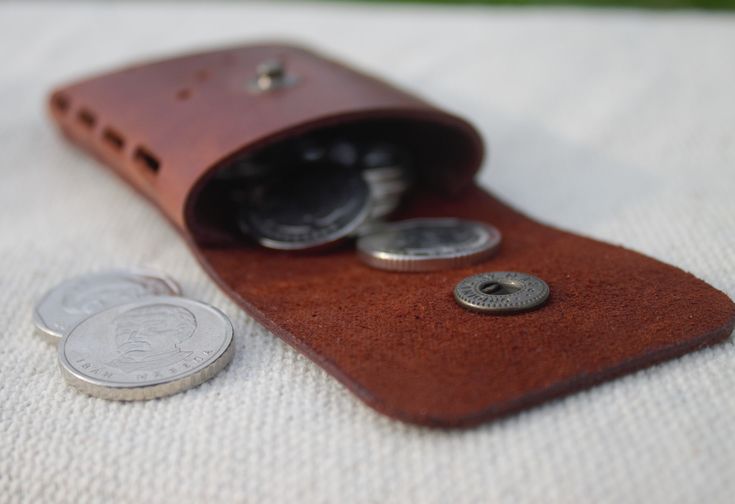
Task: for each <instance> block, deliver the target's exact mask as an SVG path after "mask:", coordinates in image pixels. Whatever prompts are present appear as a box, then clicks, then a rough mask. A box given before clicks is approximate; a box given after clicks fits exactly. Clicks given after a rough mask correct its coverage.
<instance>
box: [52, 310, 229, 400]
mask: <svg viewBox="0 0 735 504" xmlns="http://www.w3.org/2000/svg"><path fill="white" fill-rule="evenodd" d="M151 302H155V303H160V302H169V303H182V304H187V303H188V304H194V305H197V306H198V307H199V308H204V309H208V310H211V311H212V312H214V314H215V315H216V316H218V317H219V318H220V319H221V320H222V321H223V322H224V323H225V332H226V336H225V341H224V342H223V343H222V344H221V345H220V346H219V347H218V349H217V350H216V352H215V356H214V357H212V358H211V360H210V361H209V363H208V364H205V365H203V367H202V368H200V369H199V370H197V371H195V372H193V373H191V374H188V375H185V376H180V377H178V378H170V379H164V380H163V381H161V380H156V381H148V382H143V383H136V384H125V383H110V382H106V381H103V380H100V379H98V378H94V377H91V376H88V375H85V374H83V373H81V372H80V371H78V370H77V369H76V368H75V367H74V366H72V364H71V363H70V362H69V359H68V358H67V357H66V353H65V349H66V343H67V341H68V340H69V338H70V336H71V335H72V334H73V332H74V330H75V329H76V328H77V327H79V326H80V325H82V324H83V323H84V322H86V321H87V320H89V319H91V318H93V317H96V316H98V315H101V314H103V313H106V312H108V311H111V310H123V311H124V310H128V309H133V308H136V307H139V306H145V305H146V304H148V303H151ZM234 333H235V329H234V327H233V325H232V321H231V320H230V318H229V317H228V316H227V315H226V314H225V313H224V312H223V311H222V310H220V309H219V308H217V307H215V306H212V305H209V304H207V303H203V302H201V301H197V300H195V299H190V298H185V297H180V296H151V297H149V298H145V299H141V300H140V301H135V302H132V303H126V304H122V305H117V306H111V307H110V308H108V309H106V310H102V311H100V312H97V313H93V314H92V315H90V316H89V317H87V318H85V319H84V320H82V321H81V322H79V323H78V324H77V325H76V326H74V328H72V329H71V330H70V331H69V333H68V334H66V335H65V336H64V337H63V338H62V339H61V341H60V342H59V346H58V349H57V356H58V363H59V368H60V370H61V374H62V375H63V376H64V378H65V380H66V381H67V382H68V383H69V384H71V385H72V386H74V387H75V388H76V389H78V390H80V391H81V392H84V393H85V394H88V395H91V396H94V397H99V398H101V399H109V400H117V401H136V400H148V399H155V398H158V397H165V396H169V395H173V394H176V393H178V392H183V391H184V390H188V389H190V388H193V387H196V386H197V385H201V384H202V383H204V382H205V381H207V380H209V379H211V378H213V377H214V376H215V375H217V374H218V373H219V372H220V371H222V369H224V368H225V367H226V366H227V364H229V363H230V362H231V361H232V358H233V356H234V353H235V344H234V342H235V338H234Z"/></svg>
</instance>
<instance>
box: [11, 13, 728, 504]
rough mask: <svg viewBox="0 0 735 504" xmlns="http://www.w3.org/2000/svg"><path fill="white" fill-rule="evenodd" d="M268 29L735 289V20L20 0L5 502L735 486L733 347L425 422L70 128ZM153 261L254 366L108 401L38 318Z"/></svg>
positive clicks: (651, 247)
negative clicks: (92, 90)
mask: <svg viewBox="0 0 735 504" xmlns="http://www.w3.org/2000/svg"><path fill="white" fill-rule="evenodd" d="M262 38H268V39H273V38H287V39H290V40H293V41H298V42H302V43H306V44H308V45H311V46H314V47H315V48H317V49H321V50H324V51H326V52H328V53H331V54H333V55H336V56H338V57H341V58H343V59H345V60H347V61H350V62H352V63H354V64H355V65H356V66H358V67H362V68H364V69H367V70H369V71H373V72H375V73H377V74H380V75H383V76H386V77H387V78H389V79H391V80H393V81H395V82H397V83H398V84H400V85H402V86H404V87H406V88H409V89H412V90H415V91H416V92H418V93H420V94H422V95H424V96H426V97H428V98H430V99H432V100H434V101H436V102H438V103H439V104H441V105H443V106H445V107H447V108H449V109H453V110H455V111H457V112H458V113H459V114H461V115H463V116H466V117H468V118H469V119H470V120H472V121H473V122H474V123H475V124H476V125H477V126H478V127H479V129H480V130H481V132H482V133H483V134H484V135H485V136H486V137H487V138H488V139H489V140H490V142H491V145H492V162H491V163H486V170H485V171H484V172H483V173H482V175H481V177H482V182H483V183H484V184H485V185H487V186H489V187H492V188H493V189H494V190H496V191H497V192H498V193H499V194H501V195H502V196H503V197H504V198H505V199H506V200H508V201H509V202H511V203H513V204H514V205H516V206H517V207H519V208H521V209H523V210H525V211H527V212H528V213H530V214H531V215H533V216H534V217H537V218H540V219H543V220H544V221H547V222H550V223H553V224H555V225H558V226H561V227H563V228H567V229H571V230H574V231H577V232H580V233H584V234H587V235H591V236H594V237H597V238H601V239H605V240H608V241H611V242H614V243H620V244H624V245H626V246H628V247H631V248H633V249H636V250H639V251H641V252H644V253H647V254H649V255H652V256H654V257H657V258H660V259H662V260H664V261H667V262H670V263H672V264H675V265H677V266H680V267H682V268H684V269H686V270H689V271H691V272H693V273H694V274H695V275H697V276H699V277H701V278H703V279H705V280H706V281H708V282H710V283H711V284H713V285H714V286H716V287H718V288H720V289H722V290H724V291H726V292H727V293H728V294H729V295H730V296H735V198H733V194H735V94H734V93H733V83H735V59H734V56H733V54H734V52H733V51H734V49H735V18H733V17H732V16H724V15H717V16H715V15H707V14H698V13H664V12H661V13H658V12H657V13H642V12H634V11H618V12H612V11H587V12H586V11H579V10H566V9H561V10H535V9H528V10H526V9H519V10H513V9H482V8H427V7H415V6H403V7H391V6H380V7H368V6H353V5H339V4H322V5H293V4H279V5H267V4H247V5H241V4H223V5H208V6H204V5H195V4H186V5H177V4H173V3H169V4H159V5H150V4H145V3H135V4H121V3H115V4H108V5H99V4H90V3H85V4H45V5H34V4H3V5H2V6H0V56H2V57H1V58H0V61H1V62H2V67H0V147H1V150H0V152H1V153H2V164H1V166H2V167H1V168H0V174H2V178H1V179H0V205H1V206H0V502H3V503H5V502H33V503H38V502H75V503H76V502H111V501H118V502H174V503H185V502H215V501H221V502H309V503H311V502H315V503H322V502H325V503H326V502H330V503H331V502H355V503H362V502H370V503H372V502H374V503H384V502H389V503H392V502H395V503H404V502H421V503H449V502H451V503H471V502H477V503H480V502H483V503H484V502H551V503H570V502H572V503H573V502H579V503H588V502H596V503H600V502H602V503H613V502H661V503H672V502H674V503H678V502H703V503H704V502H706V503H717V502H720V503H725V502H732V501H733V499H734V498H735V442H734V441H733V439H735V421H734V420H733V419H734V418H735V400H734V399H733V392H732V391H733V389H735V345H733V343H732V342H731V341H728V342H726V343H724V344H722V345H720V346H717V347H714V348H710V349H707V350H704V351H701V352H698V353H695V354H690V355H688V356H686V357H683V358H681V359H677V360H675V361H672V362H669V363H666V364H663V365H660V366H656V367H654V368H651V369H648V370H646V371H642V372H639V373H636V374H634V375H629V376H627V377H624V378H622V379H619V380H616V381H614V382H611V383H607V384H605V385H602V386H598V387H596V388H593V389H591V390H588V391H586V392H582V393H579V394H576V395H573V396H571V397H568V398H565V399H562V400H558V401H555V402H553V403H550V404H548V405H545V406H542V407H539V408H536V409H533V410H530V411H527V412H524V413H521V414H519V415H516V416H513V417H510V418H507V419H505V420H502V421H499V422H495V423H492V424H487V425H484V426H481V427H479V428H476V429H473V430H467V431H454V432H443V431H437V430H429V429H423V428H416V427H412V426H408V425H403V424H401V423H398V422H395V421H391V420H389V419H387V418H384V417H381V416H379V415H377V414H376V413H373V412H372V411H371V410H370V409H368V408H367V407H365V406H363V405H362V403H360V402H359V401H358V400H357V399H355V398H354V397H353V396H352V395H351V394H349V393H348V392H346V391H345V390H344V389H343V388H342V387H341V386H340V385H338V384H337V383H336V382H335V381H334V380H333V379H331V378H330V377H329V376H328V375H327V374H326V373H325V372H323V371H321V370H320V369H319V368H318V367H317V366H315V365H313V364H311V363H310V362H309V361H308V360H307V359H306V358H304V357H302V356H300V355H299V354H297V353H296V352H295V351H293V350H291V349H290V348H289V347H287V346H286V345H285V344H284V343H282V342H280V341H279V340H278V339H276V338H275V337H273V336H272V335H271V334H269V333H268V332H267V331H265V330H264V329H263V328H261V327H260V326H258V325H257V324H255V323H253V322H252V320H250V319H249V318H248V317H247V316H246V315H245V314H244V313H243V312H242V311H240V310H238V309H237V308H236V307H235V306H234V304H233V303H232V302H230V301H229V300H228V299H227V298H226V297H225V296H224V295H223V294H222V293H220V292H219V291H218V290H217V288H216V287H215V286H214V284H213V283H212V282H211V281H210V280H209V279H208V278H207V276H206V275H205V274H204V273H203V272H202V270H201V269H200V268H199V266H198V265H197V263H196V262H195V260H194V259H193V257H192V256H191V255H190V253H189V252H188V250H187V249H186V247H185V245H184V243H183V242H182V240H181V239H180V237H179V236H178V235H177V234H176V233H175V232H174V231H173V229H172V228H171V227H170V226H169V225H168V223H167V222H166V221H165V220H164V219H163V218H162V217H161V216H160V215H159V214H158V213H157V212H156V211H155V210H154V208H153V207H152V206H151V205H149V204H148V203H146V202H145V201H143V200H142V199H141V198H140V197H139V196H138V195H136V194H135V193H134V192H133V191H132V190H130V189H129V188H128V187H127V186H126V185H124V184H123V183H121V182H120V180H118V179H117V178H116V177H115V176H113V175H111V174H110V173H109V172H108V171H106V170H105V169H101V167H100V166H98V164H97V162H96V161H94V160H92V159H90V158H89V157H87V156H86V155H85V154H83V153H81V152H79V151H77V150H76V149H74V148H72V147H71V146H70V145H68V144H67V143H66V142H65V141H63V140H62V139H61V137H60V136H58V135H57V134H56V132H55V131H54V129H53V128H52V126H51V124H50V121H49V120H47V118H46V117H45V113H44V99H45V94H46V92H47V91H48V90H49V89H50V88H51V87H52V85H53V84H56V83H59V82H62V81H64V80H66V79H70V78H76V77H78V76H80V75H81V74H86V73H90V72H93V71H97V70H101V69H104V68H108V67H114V66H116V65H118V64H121V63H125V62H129V61H133V60H137V59H139V58H143V57H150V56H152V55H161V54H167V53H175V52H181V51H187V50H190V49H201V48H202V47H212V46H217V45H220V44H231V43H235V42H241V41H247V40H252V39H262ZM135 264H143V265H148V266H152V267H155V268H159V269H161V270H164V271H167V272H168V273H170V274H171V275H173V276H174V277H175V278H177V279H178V280H180V282H181V283H182V284H183V287H184V289H185V291H186V293H187V294H188V295H189V296H191V297H194V298H197V299H201V300H204V301H207V302H210V303H212V304H214V305H216V306H218V307H221V308H222V309H223V310H224V311H225V312H227V313H228V314H229V315H230V316H231V317H232V319H233V322H234V324H235V327H236V332H237V336H236V338H237V355H236V356H235V359H234V361H233V363H232V364H231V366H230V367H229V368H228V369H227V370H226V371H225V372H223V373H222V374H221V375H220V376H218V377H217V378H215V379H214V380H212V381H210V382H208V383H207V384H205V385H203V386H201V387H199V388H196V389H194V390H191V391H189V392H186V393H183V394H179V395H176V396H173V397H170V398H167V399H165V400H160V401H150V402H141V403H132V404H122V403H116V402H107V401H103V400H97V399H92V398H89V397H86V396H84V395H81V394H79V393H77V392H75V391H74V390H73V389H71V388H70V387H68V386H67V385H66V384H65V383H64V381H63V380H62V379H61V376H60V374H59V372H58V369H57V364H56V354H55V352H54V350H53V349H52V348H51V347H50V346H49V345H47V344H46V343H44V342H43V341H41V340H40V339H39V338H38V337H36V336H34V334H33V328H32V325H31V316H30V315H31V308H32V306H33V303H34V301H35V300H36V299H37V298H38V297H39V296H40V295H41V294H42V293H43V292H44V291H45V290H46V289H47V288H49V287H50V286H52V285H54V284H55V283H57V282H58V281H60V280H62V279H64V278H66V277H68V276H70V275H74V274H77V273H84V272H88V271H90V270H94V269H98V268H105V267H110V266H125V265H135ZM681 288H682V289H686V285H682V286H681ZM345 330H349V328H345Z"/></svg>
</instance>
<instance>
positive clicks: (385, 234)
mask: <svg viewBox="0 0 735 504" xmlns="http://www.w3.org/2000/svg"><path fill="white" fill-rule="evenodd" d="M500 241H501V235H500V231H498V230H497V229H496V228H495V227H493V226H490V225H488V224H484V223H482V222H475V221H469V220H463V219H451V218H446V219H411V220H406V221H401V222H396V223H391V224H387V225H385V226H383V227H382V228H379V229H378V230H377V231H375V232H374V233H368V234H365V235H363V236H360V238H359V239H358V240H357V250H358V254H359V257H360V259H362V260H363V261H364V262H365V263H366V264H368V265H370V266H372V267H374V268H379V269H384V270H392V271H436V270H442V269H449V268H459V267H463V266H468V265H470V264H475V263H478V262H480V261H483V260H485V259H486V258H488V257H489V256H490V255H492V254H493V253H494V252H495V250H496V249H497V248H498V246H499V245H500Z"/></svg>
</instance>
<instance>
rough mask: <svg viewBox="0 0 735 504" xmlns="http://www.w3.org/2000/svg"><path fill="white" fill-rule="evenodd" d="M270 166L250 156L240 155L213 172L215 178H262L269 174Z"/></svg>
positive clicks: (230, 179)
mask: <svg viewBox="0 0 735 504" xmlns="http://www.w3.org/2000/svg"><path fill="white" fill-rule="evenodd" d="M270 172H271V168H270V167H269V166H268V165H266V164H265V163H262V162H258V161H255V160H254V159H252V158H250V157H241V158H238V159H235V160H233V161H231V162H230V163H229V164H228V165H227V166H225V167H223V168H221V169H220V170H218V171H217V173H215V174H214V177H215V178H216V179H217V180H222V181H228V182H229V181H234V180H241V179H252V178H263V177H265V176H267V175H269V174H270Z"/></svg>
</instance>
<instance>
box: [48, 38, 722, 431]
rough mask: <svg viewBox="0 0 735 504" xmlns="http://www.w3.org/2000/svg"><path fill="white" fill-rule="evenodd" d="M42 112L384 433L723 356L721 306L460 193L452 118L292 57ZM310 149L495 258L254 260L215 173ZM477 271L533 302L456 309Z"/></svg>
mask: <svg viewBox="0 0 735 504" xmlns="http://www.w3.org/2000/svg"><path fill="white" fill-rule="evenodd" d="M274 59H276V60H278V61H281V62H282V63H283V64H284V67H285V69H286V72H288V75H289V76H291V77H293V79H292V80H293V82H292V85H289V86H284V87H282V88H274V89H272V90H269V91H265V92H259V93H256V92H253V89H252V83H253V79H254V76H255V71H256V70H255V69H256V68H257V67H258V65H259V64H261V63H262V62H264V61H269V60H274ZM49 108H50V111H51V115H52V117H53V119H54V121H55V122H56V123H57V124H58V126H59V127H60V128H61V130H62V131H63V132H64V133H65V135H66V136H67V137H68V138H69V139H70V140H72V141H73V142H75V143H76V144H77V145H78V146H80V147H81V148H83V149H85V150H87V151H89V152H90V153H92V154H94V155H95V156H96V157H98V158H99V159H100V160H101V161H102V162H103V163H104V164H106V165H108V166H109V167H111V168H112V169H113V170H114V171H115V172H117V173H118V174H119V175H120V176H121V177H122V178H123V179H124V180H126V181H127V182H128V183H130V184H131V185H133V186H134V187H135V188H136V189H137V190H138V191H139V192H140V193H142V194H143V195H144V196H146V197H147V198H149V199H150V200H152V201H153V202H154V203H155V204H156V205H157V207H158V208H159V209H160V210H161V211H162V212H163V213H164V214H165V215H166V216H167V217H168V219H169V220H170V221H171V223H172V224H173V225H174V226H176V228H177V229H178V230H179V231H180V232H181V234H182V235H183V236H184V237H185V239H186V241H187V242H188V244H189V246H190V247H191V250H192V251H193V253H194V254H195V255H196V257H197V258H198V260H199V261H200V262H201V264H202V265H203V267H204V268H205V269H206V271H207V272H208V273H209V275H210V276H211V277H212V278H213V279H214V280H215V281H216V282H217V283H218V284H219V285H220V287H221V288H222V289H223V290H224V291H225V292H226V293H227V294H228V295H229V296H231V297H232V299H234V300H235V301H236V302H237V303H238V304H239V305H240V306H241V307H242V308H243V309H244V310H246V311H247V312H248V313H249V314H250V315H252V316H253V317H254V318H255V319H256V320H257V321H259V322H260V323H261V324H263V325H264V326H265V327H267V328H268V329H269V330H270V331H272V332H273V334H275V335H277V336H278V337H280V338H282V339H283V340H285V341H286V342H288V343H289V344H291V345H292V346H294V347H295V348H296V349H298V350H299V351H300V352H303V353H304V354H305V355H307V356H308V357H309V358H310V359H312V360H313V361H314V362H315V363H317V364H318V365H319V366H321V367H322V368H324V369H325V370H326V371H327V372H328V373H330V374H331V375H332V376H334V377H335V378H336V379H338V380H339V381H340V382H342V383H343V384H344V385H345V386H346V387H347V388H348V389H349V390H350V391H352V392H353V393H354V394H356V395H357V396H358V397H359V398H360V399H361V400H363V401H364V402H365V403H367V404H368V405H369V406H371V407H372V408H374V409H375V410H377V411H379V412H381V413H383V414H386V415H388V416H390V417H393V418H397V419H400V420H403V421H406V422H412V423H417V424H423V425H431V426H445V427H458V426H468V425H472V424H477V423H479V422H483V421H486V420H489V419H492V418H497V417H499V416H502V415H506V414H508V413H510V412H514V411H518V410H520V409H522V408H526V407H529V406H531V405H535V404H538V403H540V402H543V401H546V400H548V399H551V398H554V397H558V396H560V395H563V394H567V393H570V392H572V391H576V390H579V389H582V388H585V387H589V386H591V385H594V384H596V383H599V382H602V381H604V380H608V379H610V378H613V377H616V376H618V375H621V374H623V373H627V372H630V371H633V370H636V369H639V368H642V367H645V366H649V365H651V364H654V363H657V362H660V361H663V360H665V359H670V358H672V357H676V356H679V355H681V354H684V353H686V352H689V351H692V350H695V349H698V348H700V347H703V346H705V345H709V344H712V343H715V342H717V341H719V340H723V339H725V338H726V337H727V336H728V335H729V334H730V333H731V331H732V329H733V325H734V324H735V306H734V305H733V303H732V302H731V300H730V299H729V298H728V297H727V296H726V295H725V294H723V293H722V292H719V291H717V290H716V289H714V288H712V287H711V286H709V285H708V284H706V283H704V282H703V281H701V280H699V279H697V278H695V277H694V276H692V275H690V274H688V273H686V272H684V271H681V270H679V269H677V268H675V267H673V266H669V265H667V264H664V263H661V262H659V261H656V260H654V259H651V258H649V257H646V256H643V255H641V254H638V253H636V252H633V251H630V250H627V249H625V248H622V247H619V246H614V245H610V244H606V243H602V242H600V241H596V240H591V239H589V238H585V237H583V236H578V235H575V234H572V233H569V232H565V231H561V230H559V229H555V228H553V227H551V226H548V225H545V224H542V223H539V222H536V221H534V220H532V219H530V218H528V217H526V216H524V215H523V214H522V213H520V212H519V211H517V210H515V209H513V208H510V207H509V206H508V205H506V204H504V203H503V202H502V201H501V200H499V199H498V198H497V197H495V196H493V195H492V194H490V193H489V192H487V191H486V190H484V189H482V188H480V187H479V186H478V185H476V184H475V182H474V181H473V177H474V175H475V172H476V171H477V170H478V168H479V166H480V164H481V161H482V158H483V142H482V139H481V137H480V136H479V134H478V132H477V131H476V130H475V129H474V128H473V127H472V126H471V125H470V124H469V123H467V122H466V121H464V120H463V119H461V118H458V117H456V116H453V115H451V114H448V113H446V112H444V111H442V110H440V109H438V108H436V107H435V106H433V105H431V104H428V103H426V102H425V101H423V100H421V99H419V98H417V97H415V96H412V95H411V94H408V93H406V92H403V91H401V90H398V89H396V88H395V87H392V86H390V85H388V84H386V83H385V82H382V81H381V80H378V79H376V78H374V77H370V76H367V75H365V74H363V73H360V72H358V71H355V70H353V69H351V68H349V67H347V66H345V65H343V64H341V63H338V62H335V61H333V60H331V59H328V58H325V57H323V56H320V55H317V54H315V53H313V52H311V51H308V50H305V49H303V48H299V47H293V46H288V45H267V44H266V45H253V46H241V47H233V48H227V49H222V50H214V51H209V52H203V53H199V54H193V55H186V56H183V57H176V58H171V59H166V60H162V61H157V62H152V63H146V64H141V65H135V66H130V67H127V68H123V69H121V70H117V71H113V72H110V73H106V74H104V75H100V76H96V77H92V78H88V79H85V80H82V81H79V82H76V83H72V84H69V85H65V86H62V87H60V88H58V89H56V90H55V91H53V92H52V93H51V95H50V97H49ZM314 132H319V134H322V135H326V136H329V135H335V136H340V137H344V138H363V139H374V140H378V141H389V142H391V143H394V144H398V145H401V146H402V147H403V148H405V149H407V150H408V151H410V152H411V154H412V156H413V159H414V161H415V166H416V168H417V170H418V187H417V188H416V189H415V190H414V191H413V192H412V193H411V195H410V196H409V197H408V198H407V201H406V202H405V204H404V205H403V206H402V207H401V209H400V210H399V211H398V214H396V215H394V216H392V217H391V218H392V219H396V220H397V219H405V218H411V217H433V216H436V217H460V218H468V219H474V220H478V221H484V222H488V223H490V224H492V225H494V226H496V227H497V228H499V229H500V231H501V232H502V234H503V242H502V245H501V247H500V249H499V251H498V252H497V254H496V255H495V256H493V257H492V258H490V259H488V260H486V261H485V262H483V263H480V264H476V265H473V266H471V267H466V268H464V269H452V270H446V271H438V272H430V273H402V272H390V271H381V270H376V269H371V268H369V267H368V266H366V265H365V264H363V263H362V262H361V261H360V260H359V259H358V257H357V254H356V252H355V250H354V244H347V245H345V246H343V247H339V248H337V249H334V250H328V251H322V252H314V253H308V254H303V253H302V254H298V253H288V252H278V251H274V250H268V249H265V248H262V247H259V246H257V245H255V244H254V243H253V242H252V241H249V240H248V239H247V238H246V237H244V236H243V235H242V234H240V233H238V232H237V230H236V227H235V225H234V224H233V218H232V213H233V212H234V209H233V208H232V207H231V206H230V205H229V203H227V200H226V198H224V196H223V195H224V192H225V191H226V184H227V183H226V182H222V181H221V180H220V178H218V177H214V174H215V173H216V172H217V171H218V170H220V169H222V168H223V167H225V166H227V165H228V163H230V162H231V161H232V160H233V159H236V158H237V157H238V156H242V155H243V154H245V153H253V152H258V151H259V150H261V149H264V148H267V147H273V146H276V148H277V145H278V144H279V143H280V142H284V141H286V140H289V139H293V138H296V137H298V136H300V135H303V134H304V133H314ZM580 197H583V196H580ZM486 271H520V272H524V273H529V274H532V275H535V276H538V277H540V278H542V279H543V280H545V281H546V282H547V283H548V285H549V286H550V289H551V295H550V298H549V300H548V302H547V303H546V304H545V305H544V306H543V307H541V308H539V309H536V310H533V311H529V312H525V313H517V314H512V315H484V314H479V313H474V312H471V311H468V310H466V309H463V308H462V307H460V306H459V305H458V304H457V303H456V302H455V300H454V298H453V289H454V286H455V285H456V284H457V283H458V282H459V281H460V280H462V279H463V278H465V277H467V276H469V275H473V274H476V273H481V272H486ZM243 393H247V383H243Z"/></svg>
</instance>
